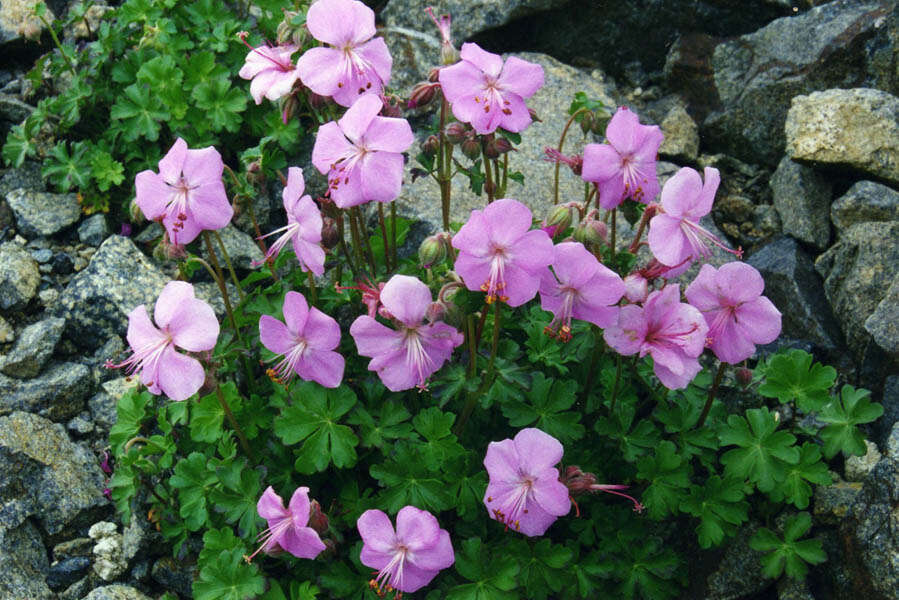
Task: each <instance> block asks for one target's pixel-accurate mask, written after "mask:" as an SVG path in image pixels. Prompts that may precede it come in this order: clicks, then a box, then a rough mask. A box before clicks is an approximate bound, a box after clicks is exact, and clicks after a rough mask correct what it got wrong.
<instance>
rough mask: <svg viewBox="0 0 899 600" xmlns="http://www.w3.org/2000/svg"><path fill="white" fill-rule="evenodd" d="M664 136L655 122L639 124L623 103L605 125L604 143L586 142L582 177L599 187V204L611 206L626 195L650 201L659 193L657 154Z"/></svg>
mask: <svg viewBox="0 0 899 600" xmlns="http://www.w3.org/2000/svg"><path fill="white" fill-rule="evenodd" d="M664 137H665V136H664V135H663V134H662V130H661V129H659V128H658V127H657V126H656V125H640V120H639V119H638V118H637V115H636V113H634V112H632V111H630V110H628V109H627V107H625V106H622V107H621V108H619V109H618V110H617V111H616V112H615V114H614V116H612V119H611V120H610V121H609V124H608V126H607V127H606V143H605V144H587V146H586V147H585V148H584V164H583V167H582V171H581V177H582V178H583V179H584V181H592V182H594V183H596V185H597V186H598V187H599V205H600V206H601V207H603V208H604V209H606V210H610V209H613V208H615V207H616V206H618V205H619V204H621V202H622V201H623V200H624V199H625V198H633V199H634V200H636V201H637V202H642V203H644V204H649V202H650V201H652V200H653V199H654V198H655V197H656V195H657V194H658V193H659V179H658V177H657V176H656V155H657V154H658V152H659V146H660V145H661V144H662V139H663V138H664Z"/></svg>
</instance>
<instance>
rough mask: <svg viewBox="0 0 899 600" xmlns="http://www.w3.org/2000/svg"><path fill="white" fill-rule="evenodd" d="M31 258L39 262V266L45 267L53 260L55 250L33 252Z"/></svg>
mask: <svg viewBox="0 0 899 600" xmlns="http://www.w3.org/2000/svg"><path fill="white" fill-rule="evenodd" d="M31 257H32V258H33V259H34V260H35V261H37V264H39V265H43V264H46V263H48V262H50V259H52V258H53V250H51V249H50V248H40V249H38V250H32V251H31Z"/></svg>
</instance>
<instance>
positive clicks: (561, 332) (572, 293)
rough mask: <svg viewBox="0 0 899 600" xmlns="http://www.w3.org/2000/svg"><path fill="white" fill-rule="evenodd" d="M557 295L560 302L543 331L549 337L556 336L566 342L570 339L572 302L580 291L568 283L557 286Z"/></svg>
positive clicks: (578, 295)
mask: <svg viewBox="0 0 899 600" xmlns="http://www.w3.org/2000/svg"><path fill="white" fill-rule="evenodd" d="M558 295H559V296H560V297H561V298H562V304H561V305H560V306H559V310H558V311H557V312H556V314H555V315H554V316H553V320H552V321H551V322H550V324H549V325H547V326H546V327H545V328H544V329H543V332H544V333H545V334H546V335H548V336H549V337H557V336H558V338H559V341H560V342H567V341H569V340H571V313H572V312H573V310H574V303H575V302H576V301H577V299H578V298H579V297H580V292H578V291H577V290H576V289H575V288H573V287H571V286H570V285H565V286H561V287H560V288H559V294H558Z"/></svg>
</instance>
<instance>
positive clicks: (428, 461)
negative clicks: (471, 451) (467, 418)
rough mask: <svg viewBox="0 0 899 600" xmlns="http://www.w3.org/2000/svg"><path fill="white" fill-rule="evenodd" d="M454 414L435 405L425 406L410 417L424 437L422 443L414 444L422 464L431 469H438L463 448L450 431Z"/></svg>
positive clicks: (459, 453)
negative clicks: (425, 407)
mask: <svg viewBox="0 0 899 600" xmlns="http://www.w3.org/2000/svg"><path fill="white" fill-rule="evenodd" d="M455 420H456V415H454V414H452V413H445V412H442V411H441V410H440V409H439V408H437V407H431V408H427V409H425V410H423V411H421V412H420V413H418V414H417V415H415V418H414V419H412V425H413V427H415V431H417V432H418V433H419V434H421V436H422V437H423V438H424V440H425V441H424V443H418V444H416V448H417V450H418V451H419V452H420V453H421V460H422V462H424V465H425V466H426V467H427V468H429V469H431V470H432V471H437V470H439V469H440V467H441V465H443V464H444V463H446V462H447V461H449V460H450V459H453V458H455V457H458V456H461V455H462V454H464V453H465V449H464V448H462V446H461V445H460V444H459V442H458V441H456V436H455V435H454V434H453V433H452V432H451V431H450V427H452V426H453V422H454V421H455Z"/></svg>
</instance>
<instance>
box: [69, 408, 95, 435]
mask: <svg viewBox="0 0 899 600" xmlns="http://www.w3.org/2000/svg"><path fill="white" fill-rule="evenodd" d="M84 415H85V413H82V414H81V415H78V416H77V417H73V418H72V419H71V420H70V421H69V422H68V423H66V429H68V430H69V431H70V432H71V433H72V435H74V436H75V437H84V436H86V435H87V434H89V433H91V432H92V431H93V430H94V424H93V423H91V422H90V420H89V417H90V414H87V417H88V419H86V418H85V417H84Z"/></svg>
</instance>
